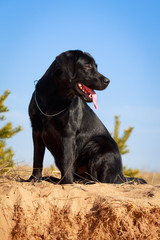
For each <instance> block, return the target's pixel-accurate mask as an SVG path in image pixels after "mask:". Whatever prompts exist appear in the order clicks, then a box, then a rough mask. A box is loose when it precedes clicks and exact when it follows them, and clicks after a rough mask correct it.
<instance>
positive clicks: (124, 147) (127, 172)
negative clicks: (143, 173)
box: [113, 116, 139, 177]
mask: <svg viewBox="0 0 160 240" xmlns="http://www.w3.org/2000/svg"><path fill="white" fill-rule="evenodd" d="M119 129H120V120H119V116H115V125H114V134H113V138H114V140H115V141H116V143H117V144H118V147H119V150H120V153H121V155H123V154H126V153H129V152H130V151H129V149H128V146H127V145H126V142H127V140H128V138H129V137H130V135H131V133H132V131H133V127H129V128H128V129H125V130H124V134H123V136H122V137H121V138H120V137H119ZM138 173H139V170H138V169H135V170H133V169H132V168H128V169H127V167H126V166H124V167H123V174H124V175H126V176H129V177H135V175H137V174H138Z"/></svg>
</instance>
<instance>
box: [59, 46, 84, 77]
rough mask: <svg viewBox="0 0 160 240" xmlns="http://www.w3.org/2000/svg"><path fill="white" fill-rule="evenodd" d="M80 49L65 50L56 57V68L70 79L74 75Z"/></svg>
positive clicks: (80, 52)
mask: <svg viewBox="0 0 160 240" xmlns="http://www.w3.org/2000/svg"><path fill="white" fill-rule="evenodd" d="M81 54H82V51H79V50H75V51H67V52H64V53H61V54H60V55H59V56H57V57H56V63H57V65H58V68H60V69H61V71H62V72H64V73H65V74H66V76H67V77H68V78H69V80H70V81H72V79H74V78H75V77H76V63H77V60H78V58H79V57H80V55H81Z"/></svg>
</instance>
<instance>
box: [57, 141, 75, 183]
mask: <svg viewBox="0 0 160 240" xmlns="http://www.w3.org/2000/svg"><path fill="white" fill-rule="evenodd" d="M73 139H74V138H72V137H70V138H64V139H63V163H62V165H61V167H60V171H61V181H60V183H61V184H72V183H73V180H74V177H73V176H74V162H75V141H74V140H73Z"/></svg>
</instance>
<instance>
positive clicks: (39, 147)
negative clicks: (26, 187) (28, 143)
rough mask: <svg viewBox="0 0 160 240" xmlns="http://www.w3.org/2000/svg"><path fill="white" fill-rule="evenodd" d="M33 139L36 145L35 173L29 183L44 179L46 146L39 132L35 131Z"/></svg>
mask: <svg viewBox="0 0 160 240" xmlns="http://www.w3.org/2000/svg"><path fill="white" fill-rule="evenodd" d="M32 137H33V145H34V157H33V172H32V175H31V177H30V178H29V180H28V181H40V180H41V179H42V169H43V157H44V152H45V145H44V143H43V140H42V138H41V134H40V133H39V132H37V131H34V130H33V136H32Z"/></svg>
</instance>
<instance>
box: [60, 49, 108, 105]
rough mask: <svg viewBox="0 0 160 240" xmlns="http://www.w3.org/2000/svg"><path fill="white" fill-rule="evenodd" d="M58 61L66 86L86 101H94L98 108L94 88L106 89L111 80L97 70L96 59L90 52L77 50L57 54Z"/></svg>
mask: <svg viewBox="0 0 160 240" xmlns="http://www.w3.org/2000/svg"><path fill="white" fill-rule="evenodd" d="M56 63H57V66H58V69H60V71H61V78H62V79H63V81H64V82H65V84H64V85H65V87H67V88H68V90H69V91H70V92H72V94H73V95H78V96H79V97H80V98H82V99H83V100H84V101H86V102H92V101H93V103H94V106H95V108H97V96H96V93H95V92H94V90H104V89H105V88H106V87H107V86H108V84H109V82H110V81H109V79H108V78H106V77H104V76H103V75H102V74H100V73H99V72H98V71H97V65H96V63H95V60H94V59H93V58H92V57H91V56H90V55H89V54H88V53H84V52H82V51H79V50H75V51H67V52H64V53H62V54H60V55H59V56H57V57H56ZM66 83H67V84H66Z"/></svg>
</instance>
